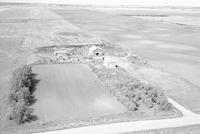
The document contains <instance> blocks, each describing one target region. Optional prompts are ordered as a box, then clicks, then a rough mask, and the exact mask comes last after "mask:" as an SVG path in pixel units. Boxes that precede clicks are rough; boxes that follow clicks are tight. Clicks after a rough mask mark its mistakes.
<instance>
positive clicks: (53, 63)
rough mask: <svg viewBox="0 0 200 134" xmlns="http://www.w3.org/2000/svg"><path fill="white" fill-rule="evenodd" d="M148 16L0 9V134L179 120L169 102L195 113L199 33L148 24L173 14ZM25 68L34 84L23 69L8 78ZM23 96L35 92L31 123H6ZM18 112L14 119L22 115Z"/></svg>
mask: <svg viewBox="0 0 200 134" xmlns="http://www.w3.org/2000/svg"><path fill="white" fill-rule="evenodd" d="M147 10H150V9H147ZM150 13H151V14H152V15H147V16H148V17H147V16H145V15H144V14H146V12H145V11H143V12H142V11H140V10H138V11H135V12H134V13H133V11H129V10H128V11H127V10H123V11H122V10H119V12H113V10H110V9H109V8H108V10H104V9H100V8H89V7H73V6H72V7H71V6H58V5H40V6H38V5H26V4H25V5H22V6H20V5H10V6H8V5H7V6H5V7H4V6H0V91H1V94H0V104H1V105H0V133H1V132H3V133H14V132H15V133H29V132H40V131H46V130H55V129H63V128H73V127H78V126H87V125H97V124H104V123H105V124H106V123H114V122H128V121H138V120H144V119H147V120H151V119H160V118H162V119H163V118H167V119H168V118H175V117H180V116H183V115H182V114H183V113H181V112H182V111H179V110H177V109H176V107H174V106H173V105H172V104H171V103H169V101H168V97H170V98H172V99H173V100H175V101H177V102H178V103H180V104H181V105H182V106H184V107H185V108H187V109H189V110H191V111H192V112H196V113H200V97H199V96H200V90H199V71H198V68H199V62H198V61H199V46H198V41H199V38H198V35H199V29H198V28H197V27H195V26H196V25H191V26H185V25H184V26H183V25H180V24H179V25H177V24H173V21H174V20H171V21H170V22H168V23H161V22H157V20H156V19H155V20H153V21H152V20H151V19H150V18H151V17H154V18H155V17H161V18H162V17H168V15H173V12H170V13H168V12H167V11H166V12H161V15H157V14H158V13H157V12H156V11H152V12H150ZM184 13H185V12H184ZM175 14H177V12H175ZM190 14H193V12H192V13H190ZM178 15H183V16H185V14H181V13H179V14H178ZM193 15H194V16H198V14H196V13H194V14H193ZM186 16H188V14H187V13H186ZM146 17H147V18H148V19H146ZM108 18H109V19H108ZM159 20H160V18H159ZM164 20H165V19H164ZM177 21H178V20H176V21H175V23H178V22H177ZM187 23H189V22H188V21H187ZM191 29H192V30H191ZM188 31H190V33H188ZM149 33H151V34H149ZM175 35H177V36H175ZM191 38H192V39H194V40H195V41H196V42H195V41H193V42H190V41H191ZM177 40H178V41H177ZM91 48H92V49H93V48H94V49H93V51H90V50H91ZM140 56H141V57H143V58H145V59H143V58H141V57H140ZM177 61H178V62H177ZM23 65H30V66H31V67H32V71H33V75H34V76H35V78H36V79H37V82H36V83H35V81H32V80H31V78H32V77H31V76H26V74H23V73H24V72H23V67H22V73H20V72H19V74H17V75H16V74H15V73H14V75H13V73H12V72H15V71H16V68H18V67H21V66H23ZM190 72H191V73H190ZM15 75H16V76H18V77H19V78H18V77H16V80H17V82H16V83H20V84H19V85H18V84H16V83H12V84H13V85H14V86H19V87H18V88H19V89H18V88H16V91H17V92H16V96H17V97H13V98H11V97H10V94H11V91H10V90H9V89H12V86H11V85H12V84H10V83H9V82H10V80H12V77H13V76H15ZM29 77H31V78H29ZM24 81H25V82H24ZM27 81H28V82H27ZM27 83H29V84H27ZM31 84H33V85H34V87H31V86H30V85H31ZM26 85H28V86H27V87H26ZM24 88H25V89H29V88H30V89H34V91H33V92H31V95H32V96H31V97H33V98H34V99H35V100H34V102H32V103H31V104H30V105H29V104H26V105H27V106H28V108H30V109H31V110H32V111H31V112H30V111H29V112H30V113H31V119H30V120H28V121H27V120H25V119H24V120H25V121H24V122H23V123H22V124H21V125H16V124H14V125H13V122H11V121H10V120H8V119H7V108H8V106H7V104H8V103H10V102H9V99H13V100H14V103H16V104H17V103H19V102H20V101H22V102H23V101H25V100H26V99H24V100H23V98H26V95H27V94H26V92H22V93H21V91H19V94H17V93H18V90H21V89H24ZM26 91H27V90H26ZM20 93H21V94H20ZM20 95H21V96H20ZM23 95H24V96H23ZM29 95H30V94H29ZM19 96H20V97H21V99H19V98H20V97H19ZM27 96H28V95H27ZM29 97H30V96H29ZM33 98H32V99H33ZM19 100H20V101H19ZM16 104H15V106H16V107H17V105H16ZM24 105H25V104H23V106H24ZM16 109H17V110H19V111H20V110H21V111H23V109H20V107H17V108H16ZM17 110H16V111H13V113H14V114H16V115H20V112H18V111H17ZM22 113H23V114H25V115H29V113H26V112H22ZM29 116H30V115H29ZM175 119H177V118H175ZM11 126H12V127H11Z"/></svg>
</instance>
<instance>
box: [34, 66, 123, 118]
mask: <svg viewBox="0 0 200 134" xmlns="http://www.w3.org/2000/svg"><path fill="white" fill-rule="evenodd" d="M33 72H34V73H36V74H38V76H37V79H39V80H40V81H39V83H38V85H37V86H36V92H35V96H36V98H37V102H36V103H35V105H34V106H33V107H34V109H35V112H34V114H35V115H36V116H38V117H39V119H41V120H44V122H46V121H56V120H70V119H87V118H88V117H94V116H103V115H111V114H119V113H123V112H125V109H126V108H124V107H123V106H122V105H121V104H120V103H119V102H117V100H116V98H114V97H113V96H111V95H110V93H109V91H108V89H106V88H105V87H104V86H103V85H102V84H101V82H100V81H99V80H98V79H97V77H96V76H95V75H94V74H93V72H92V71H91V70H90V68H89V67H88V66H87V65H79V64H63V65H62V64H55V65H37V66H34V67H33Z"/></svg>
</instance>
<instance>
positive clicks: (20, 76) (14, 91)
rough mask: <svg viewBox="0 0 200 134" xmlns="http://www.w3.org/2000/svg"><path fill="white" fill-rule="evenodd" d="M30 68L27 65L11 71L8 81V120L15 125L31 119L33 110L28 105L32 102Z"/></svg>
mask: <svg viewBox="0 0 200 134" xmlns="http://www.w3.org/2000/svg"><path fill="white" fill-rule="evenodd" d="M32 79H33V73H32V68H31V66H29V65H24V66H23V67H21V68H17V69H16V70H15V71H13V73H12V76H11V79H10V93H9V109H8V118H9V120H13V121H15V122H16V123H17V124H22V123H24V122H26V121H29V120H30V119H31V113H32V112H33V109H32V108H30V104H31V102H32V100H33V96H32V91H31V90H32V88H31V87H32Z"/></svg>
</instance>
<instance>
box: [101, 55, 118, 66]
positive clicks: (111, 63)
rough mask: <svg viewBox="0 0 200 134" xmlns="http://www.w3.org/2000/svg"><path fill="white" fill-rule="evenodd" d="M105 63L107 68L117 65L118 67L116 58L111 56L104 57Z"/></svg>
mask: <svg viewBox="0 0 200 134" xmlns="http://www.w3.org/2000/svg"><path fill="white" fill-rule="evenodd" d="M103 65H104V66H105V67H106V68H116V67H118V65H117V61H116V59H115V58H112V57H111V56H105V57H104V62H103Z"/></svg>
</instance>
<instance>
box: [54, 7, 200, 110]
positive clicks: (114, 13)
mask: <svg viewBox="0 0 200 134" xmlns="http://www.w3.org/2000/svg"><path fill="white" fill-rule="evenodd" d="M52 11H54V12H55V13H57V14H58V15H60V16H62V17H63V18H64V19H65V20H69V21H70V22H71V23H73V24H75V25H77V26H79V27H81V28H82V29H85V30H87V31H89V32H90V33H94V34H96V35H98V36H99V37H102V38H105V39H107V40H109V41H111V42H114V43H115V44H119V45H122V46H124V47H127V48H129V49H130V50H131V51H132V52H133V53H135V54H136V55H138V56H140V57H142V58H144V59H146V60H147V61H148V62H149V63H150V64H151V65H153V66H155V67H158V68H160V69H161V70H164V71H167V72H169V73H172V74H174V76H172V77H174V78H169V77H168V76H167V77H165V76H164V77H163V76H162V74H160V73H161V72H159V71H152V70H145V69H142V68H141V69H140V68H139V69H140V74H141V75H142V76H143V75H144V76H145V75H146V77H145V79H146V80H150V81H153V82H154V83H159V84H158V85H159V86H160V85H161V87H162V88H164V89H166V93H167V94H168V95H169V96H170V97H172V98H173V99H175V100H176V101H177V102H178V103H180V104H181V105H183V106H185V107H187V108H189V109H191V110H192V111H194V112H199V111H200V106H199V104H200V97H199V95H200V82H199V81H200V71H199V68H200V45H199V42H200V38H199V35H200V29H199V26H198V25H199V24H198V22H199V16H200V11H199V10H184V11H183V10H181V9H177V10H175V9H174V10H173V9H170V10H169V9H145V8H142V9H140V8H138V9H137V8H136V9H130V8H127V9H117V8H116V9H109V8H103V9H95V8H88V9H79V10H78V9H73V8H70V9H65V8H63V9H52ZM108 18H109V19H108ZM174 18H176V19H175V20H174ZM194 18H195V22H196V23H195V22H194V21H193V19H194ZM166 20H167V21H166ZM164 75H165V74H164ZM170 77H171V76H170ZM168 79H170V80H168ZM178 79H179V80H178ZM163 83H164V84H163ZM172 83H173V84H172Z"/></svg>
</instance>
